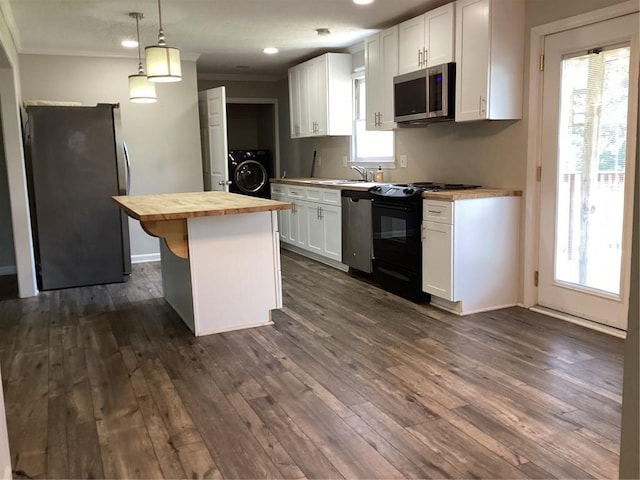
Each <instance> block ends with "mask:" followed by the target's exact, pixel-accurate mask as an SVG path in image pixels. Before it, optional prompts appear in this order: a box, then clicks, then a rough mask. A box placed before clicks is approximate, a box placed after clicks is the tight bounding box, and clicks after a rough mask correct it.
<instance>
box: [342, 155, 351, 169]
mask: <svg viewBox="0 0 640 480" xmlns="http://www.w3.org/2000/svg"><path fill="white" fill-rule="evenodd" d="M348 162H349V157H347V156H346V155H343V156H342V166H343V167H346V166H348Z"/></svg>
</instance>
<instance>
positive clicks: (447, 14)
mask: <svg viewBox="0 0 640 480" xmlns="http://www.w3.org/2000/svg"><path fill="white" fill-rule="evenodd" d="M454 23H455V4H454V3H453V2H452V3H449V4H447V5H443V6H442V7H440V8H436V9H434V10H431V11H429V12H427V13H425V14H423V15H420V16H418V17H415V18H412V19H410V20H407V21H406V22H402V23H401V24H400V25H399V32H398V34H399V54H398V74H400V75H401V74H403V73H408V72H413V71H415V70H420V69H421V68H426V67H431V66H433V65H439V64H441V63H448V62H453V61H454V56H455V55H454V54H455V49H454V39H455V34H454Z"/></svg>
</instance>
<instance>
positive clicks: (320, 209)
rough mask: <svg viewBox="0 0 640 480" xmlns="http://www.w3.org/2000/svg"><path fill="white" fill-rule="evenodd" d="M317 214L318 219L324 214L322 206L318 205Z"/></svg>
mask: <svg viewBox="0 0 640 480" xmlns="http://www.w3.org/2000/svg"><path fill="white" fill-rule="evenodd" d="M318 215H319V217H318V218H319V219H320V220H322V219H323V218H324V215H323V214H322V207H318Z"/></svg>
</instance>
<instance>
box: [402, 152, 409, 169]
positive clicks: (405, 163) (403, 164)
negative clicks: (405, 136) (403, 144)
mask: <svg viewBox="0 0 640 480" xmlns="http://www.w3.org/2000/svg"><path fill="white" fill-rule="evenodd" d="M408 162H409V158H408V157H407V156H406V155H400V168H407V163H408Z"/></svg>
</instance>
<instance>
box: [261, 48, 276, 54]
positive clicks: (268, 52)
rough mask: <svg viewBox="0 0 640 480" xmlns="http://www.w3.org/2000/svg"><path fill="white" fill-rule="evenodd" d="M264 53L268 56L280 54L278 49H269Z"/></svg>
mask: <svg viewBox="0 0 640 480" xmlns="http://www.w3.org/2000/svg"><path fill="white" fill-rule="evenodd" d="M263 52H264V53H266V54H267V55H273V54H276V53H278V49H277V48H276V47H267V48H265V49H264V50H263Z"/></svg>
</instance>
